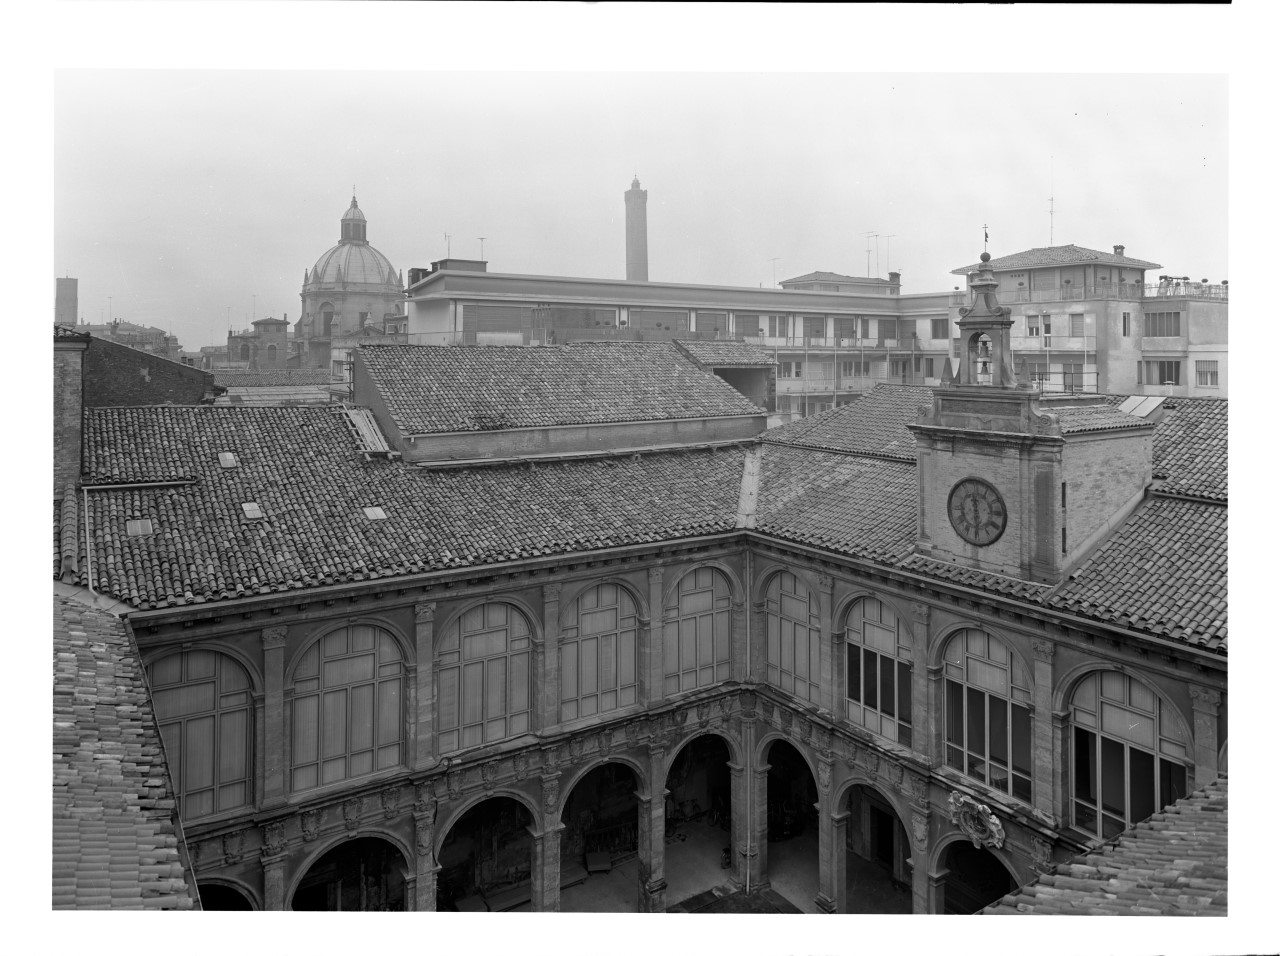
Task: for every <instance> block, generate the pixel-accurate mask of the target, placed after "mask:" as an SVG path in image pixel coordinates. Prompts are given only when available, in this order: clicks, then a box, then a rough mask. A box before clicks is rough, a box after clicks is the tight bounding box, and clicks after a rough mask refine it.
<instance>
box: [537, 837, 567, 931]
mask: <svg viewBox="0 0 1280 956" xmlns="http://www.w3.org/2000/svg"><path fill="white" fill-rule="evenodd" d="M563 829H564V824H563V823H560V822H558V821H557V822H556V823H555V824H554V825H550V826H548V827H547V828H546V829H545V830H543V831H542V832H541V833H534V831H533V828H532V827H530V829H529V832H530V833H532V834H533V871H532V873H531V874H530V878H531V880H532V882H533V885H532V887H531V889H532V896H533V911H534V912H535V913H558V912H560V831H561V830H563Z"/></svg>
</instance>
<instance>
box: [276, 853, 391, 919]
mask: <svg viewBox="0 0 1280 956" xmlns="http://www.w3.org/2000/svg"><path fill="white" fill-rule="evenodd" d="M407 868H408V867H407V864H406V863H405V859H404V856H403V855H402V854H401V853H400V851H399V850H398V849H396V847H394V846H392V845H391V844H390V843H388V842H387V841H386V840H381V839H378V838H377V837H358V838H356V839H354V840H348V841H346V842H345V843H342V844H339V845H338V846H336V847H334V848H333V849H332V850H330V851H329V852H328V853H326V854H325V855H324V856H322V857H320V859H318V860H316V862H315V863H313V864H311V867H310V868H309V869H308V870H307V875H306V876H304V877H303V878H302V882H300V883H299V884H298V888H297V889H296V890H294V891H293V904H292V906H291V908H292V909H294V910H299V911H315V910H326V911H333V910H343V911H355V912H369V911H379V910H382V911H385V910H403V909H404V908H405V885H404V884H405V874H406V871H407Z"/></svg>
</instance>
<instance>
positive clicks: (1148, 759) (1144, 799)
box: [1129, 747, 1156, 824]
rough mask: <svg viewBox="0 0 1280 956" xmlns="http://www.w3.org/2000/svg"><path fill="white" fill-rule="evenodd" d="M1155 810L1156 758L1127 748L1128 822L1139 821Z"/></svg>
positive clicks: (1133, 748) (1132, 748)
mask: <svg viewBox="0 0 1280 956" xmlns="http://www.w3.org/2000/svg"><path fill="white" fill-rule="evenodd" d="M1155 812H1156V758H1155V757H1154V756H1152V755H1151V754H1149V753H1144V752H1143V751H1141V750H1138V749H1137V748H1136V747H1131V748H1130V749H1129V823H1130V824H1133V823H1141V822H1142V821H1143V820H1145V819H1146V818H1147V817H1149V816H1151V814H1153V813H1155Z"/></svg>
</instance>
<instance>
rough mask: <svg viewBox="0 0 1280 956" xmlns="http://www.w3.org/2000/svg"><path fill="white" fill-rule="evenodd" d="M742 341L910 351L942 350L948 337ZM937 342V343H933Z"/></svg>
mask: <svg viewBox="0 0 1280 956" xmlns="http://www.w3.org/2000/svg"><path fill="white" fill-rule="evenodd" d="M743 341H745V342H747V343H748V344H750V345H759V346H761V347H763V348H771V349H788V350H790V351H795V350H800V351H803V350H804V349H846V350H848V351H851V352H852V351H858V350H859V349H867V350H871V349H881V350H883V349H902V350H904V351H910V350H912V349H915V350H916V351H920V352H923V351H927V350H930V349H932V350H934V351H944V350H946V349H947V348H948V347H949V345H950V340H949V339H941V340H939V339H922V338H897V339H893V338H884V339H881V338H872V339H860V338H818V337H815V336H799V337H797V336H776V335H748V336H745V337H744V338H743ZM933 343H937V344H933Z"/></svg>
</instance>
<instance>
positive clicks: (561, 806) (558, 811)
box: [547, 754, 665, 820]
mask: <svg viewBox="0 0 1280 956" xmlns="http://www.w3.org/2000/svg"><path fill="white" fill-rule="evenodd" d="M610 763H616V764H621V765H622V766H624V767H626V768H627V769H628V770H630V771H631V772H632V773H634V774H635V775H636V784H637V787H636V789H637V790H638V791H639V792H640V793H643V794H645V795H648V794H650V793H652V791H653V787H652V785H651V783H650V781H649V780H648V772H647V771H646V769H645V768H644V767H643V766H641V765H640V763H639V761H637V760H635V759H634V758H632V757H628V756H625V755H623V754H610V755H609V756H608V757H598V758H596V759H595V760H592V761H589V762H588V763H585V764H583V765H582V767H581V768H580V769H578V770H577V771H576V772H575V773H574V775H573V776H572V777H570V778H569V779H568V780H566V781H564V782H563V783H562V784H561V785H560V798H559V799H558V800H557V801H556V808H555V809H554V810H553V811H551V812H550V813H548V814H547V816H548V817H550V818H551V819H552V820H559V819H560V817H561V816H562V815H563V814H564V811H565V807H567V806H568V804H569V797H570V796H571V795H572V794H573V788H574V787H576V786H577V785H578V784H580V783H581V782H582V781H583V780H585V779H586V778H587V775H588V774H589V773H591V771H593V770H598V769H599V768H600V767H603V766H604V765H605V764H610ZM664 782H665V781H664Z"/></svg>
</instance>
